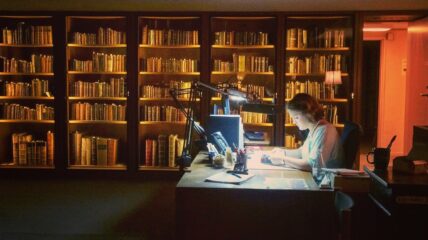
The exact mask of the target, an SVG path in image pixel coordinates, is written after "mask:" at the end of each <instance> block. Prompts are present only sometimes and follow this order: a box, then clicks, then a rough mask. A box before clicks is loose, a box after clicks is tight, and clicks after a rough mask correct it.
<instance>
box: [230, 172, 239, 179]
mask: <svg viewBox="0 0 428 240" xmlns="http://www.w3.org/2000/svg"><path fill="white" fill-rule="evenodd" d="M230 174H232V175H233V176H235V177H237V178H241V176H239V175H238V174H236V173H230Z"/></svg>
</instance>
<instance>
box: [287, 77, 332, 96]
mask: <svg viewBox="0 0 428 240" xmlns="http://www.w3.org/2000/svg"><path fill="white" fill-rule="evenodd" d="M333 89H334V86H333V85H327V84H325V83H324V82H316V81H310V80H306V81H304V82H299V81H291V82H287V83H286V86H285V97H286V98H287V99H291V98H293V97H294V96H295V95H296V94H298V93H307V94H309V95H311V96H313V97H315V98H316V99H327V98H330V99H333V98H335V97H336V96H335V92H334V91H333Z"/></svg>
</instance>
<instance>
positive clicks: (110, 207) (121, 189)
mask: <svg viewBox="0 0 428 240" xmlns="http://www.w3.org/2000/svg"><path fill="white" fill-rule="evenodd" d="M175 185H176V180H162V181H158V180H157V181H152V180H150V181H147V180H145V181H140V180H132V181H129V180H109V179H98V180H94V179H90V180H82V179H56V180H52V179H48V180H46V179H39V180H4V179H2V180H1V181H0V239H1V240H22V239H24V240H51V239H67V240H68V239H70V240H71V239H72V240H89V239H96V240H97V239H107V240H110V239H124V240H128V239H129V240H139V239H162V240H164V239H165V240H169V239H174V229H175V197H174V196H175Z"/></svg>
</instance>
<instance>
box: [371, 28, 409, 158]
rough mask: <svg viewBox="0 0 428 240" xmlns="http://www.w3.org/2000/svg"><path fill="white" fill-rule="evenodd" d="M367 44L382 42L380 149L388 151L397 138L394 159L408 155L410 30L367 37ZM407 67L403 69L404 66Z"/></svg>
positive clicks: (394, 146)
mask: <svg viewBox="0 0 428 240" xmlns="http://www.w3.org/2000/svg"><path fill="white" fill-rule="evenodd" d="M364 40H381V55H380V58H381V59H380V76H379V109H378V132H377V136H378V138H377V146H378V147H386V146H387V145H388V143H389V141H390V140H391V138H392V136H394V135H397V139H396V140H395V142H394V144H393V146H392V149H391V155H392V156H398V155H406V154H407V152H405V148H404V136H405V134H404V132H405V130H404V129H405V127H404V126H405V107H406V105H405V102H406V101H405V99H406V71H405V69H404V68H405V62H406V58H407V48H406V46H407V30H391V31H389V32H388V37H387V34H386V33H364ZM403 64H404V66H403Z"/></svg>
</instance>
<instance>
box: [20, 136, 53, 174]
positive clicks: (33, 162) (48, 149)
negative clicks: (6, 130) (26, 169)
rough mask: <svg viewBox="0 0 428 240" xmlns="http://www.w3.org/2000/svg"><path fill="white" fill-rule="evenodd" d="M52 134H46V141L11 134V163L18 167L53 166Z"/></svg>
mask: <svg viewBox="0 0 428 240" xmlns="http://www.w3.org/2000/svg"><path fill="white" fill-rule="evenodd" d="M53 161H54V133H53V132H51V131H48V132H47V133H46V141H44V140H35V139H34V137H33V135H31V134H28V133H25V132H24V133H13V134H12V163H13V164H14V165H20V166H53Z"/></svg>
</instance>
